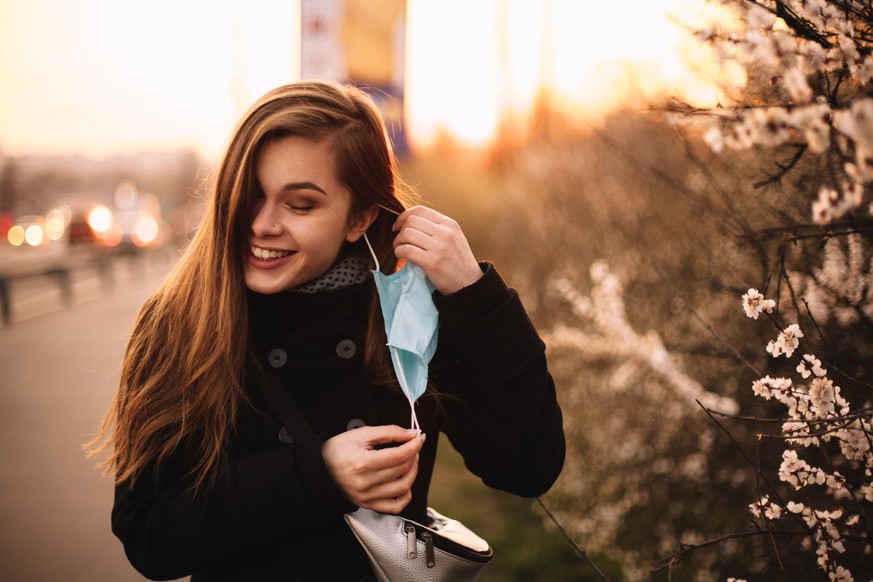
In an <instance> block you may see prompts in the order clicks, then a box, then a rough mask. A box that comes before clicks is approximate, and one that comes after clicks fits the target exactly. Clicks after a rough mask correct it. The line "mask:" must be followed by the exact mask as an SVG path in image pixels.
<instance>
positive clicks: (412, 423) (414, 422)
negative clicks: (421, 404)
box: [389, 347, 421, 430]
mask: <svg viewBox="0 0 873 582" xmlns="http://www.w3.org/2000/svg"><path fill="white" fill-rule="evenodd" d="M389 349H390V351H391V358H392V359H393V360H394V370H395V371H396V372H397V381H398V382H400V386H401V387H402V388H403V392H404V393H405V394H406V400H408V401H409V411H410V416H409V428H414V429H418V430H421V427H420V426H419V424H418V417H417V416H416V415H415V400H413V399H412V396H410V394H411V392H410V390H409V382H407V381H406V374H404V373H403V366H402V365H401V363H400V354H398V353H397V348H394V347H391V348H389Z"/></svg>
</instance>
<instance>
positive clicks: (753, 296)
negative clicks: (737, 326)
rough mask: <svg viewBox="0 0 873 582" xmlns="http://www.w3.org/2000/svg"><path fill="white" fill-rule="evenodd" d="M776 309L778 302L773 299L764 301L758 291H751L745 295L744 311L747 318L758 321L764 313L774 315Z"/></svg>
mask: <svg viewBox="0 0 873 582" xmlns="http://www.w3.org/2000/svg"><path fill="white" fill-rule="evenodd" d="M774 307H776V302H775V301H774V300H772V299H764V296H763V295H761V294H760V293H759V292H758V290H757V289H749V290H748V291H747V292H746V293H744V294H743V310H744V311H745V312H746V317H750V318H751V319H758V316H759V315H760V314H761V313H763V312H764V311H766V312H767V313H773V308H774Z"/></svg>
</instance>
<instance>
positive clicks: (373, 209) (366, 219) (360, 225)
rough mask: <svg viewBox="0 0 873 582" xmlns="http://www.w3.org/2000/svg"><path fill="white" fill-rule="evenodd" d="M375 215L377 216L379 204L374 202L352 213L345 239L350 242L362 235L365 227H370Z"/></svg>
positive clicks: (365, 230)
mask: <svg viewBox="0 0 873 582" xmlns="http://www.w3.org/2000/svg"><path fill="white" fill-rule="evenodd" d="M377 216H379V206H377V205H376V204H373V205H372V206H370V207H369V208H367V209H365V210H362V211H361V212H358V213H357V214H355V215H353V216H352V217H351V219H350V220H349V229H348V230H347V231H346V240H347V241H348V242H350V243H351V242H355V241H356V240H358V239H359V238H361V237H362V236H364V233H365V232H367V229H368V228H370V225H371V224H373V222H374V221H375V220H376V217H377Z"/></svg>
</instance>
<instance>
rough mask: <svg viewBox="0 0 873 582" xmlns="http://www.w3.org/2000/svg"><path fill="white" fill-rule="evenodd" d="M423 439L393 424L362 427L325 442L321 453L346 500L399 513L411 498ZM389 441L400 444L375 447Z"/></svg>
mask: <svg viewBox="0 0 873 582" xmlns="http://www.w3.org/2000/svg"><path fill="white" fill-rule="evenodd" d="M424 438H425V435H424V433H420V432H419V431H417V430H413V431H410V430H406V429H404V428H401V427H399V426H396V425H386V426H362V427H360V428H356V429H354V430H350V431H346V432H344V433H340V434H338V435H337V436H335V437H333V438H330V439H328V440H327V441H325V443H324V445H323V446H322V447H321V455H322V457H324V463H325V465H326V466H327V470H328V471H329V472H330V473H331V475H332V476H333V479H334V481H335V482H336V484H337V485H338V486H339V488H340V489H341V490H342V491H343V493H345V494H346V497H348V499H349V501H351V502H352V503H354V504H355V505H357V506H358V507H364V508H366V509H372V510H374V511H381V512H383V513H400V511H402V510H403V508H404V507H406V505H407V504H408V503H409V502H410V501H411V500H412V483H413V481H415V477H416V475H418V452H419V451H420V450H421V447H422V446H423V445H424ZM390 443H400V444H399V445H397V446H393V447H388V448H377V447H378V446H379V445H386V444H390Z"/></svg>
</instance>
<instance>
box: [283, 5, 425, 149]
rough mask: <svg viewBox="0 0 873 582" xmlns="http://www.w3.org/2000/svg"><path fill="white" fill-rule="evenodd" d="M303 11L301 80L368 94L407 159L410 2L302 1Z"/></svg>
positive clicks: (301, 17) (301, 20)
mask: <svg viewBox="0 0 873 582" xmlns="http://www.w3.org/2000/svg"><path fill="white" fill-rule="evenodd" d="M300 9H301V15H300V24H301V33H300V39H301V40H300V42H301V46H300V58H301V63H300V76H301V78H302V79H330V80H334V81H339V82H342V83H346V82H351V83H354V84H355V85H357V86H359V87H360V88H361V89H364V90H366V91H368V92H369V93H370V94H371V95H372V96H373V99H374V100H375V101H376V103H377V104H378V105H379V108H380V109H381V110H382V114H383V116H384V117H385V123H386V124H387V125H388V131H389V133H390V135H391V140H392V142H393V143H394V149H395V151H396V152H397V154H398V155H404V154H406V153H407V152H408V145H407V140H406V132H405V129H404V123H403V116H404V95H403V83H404V68H405V58H406V57H405V51H406V0H301V3H300Z"/></svg>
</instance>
